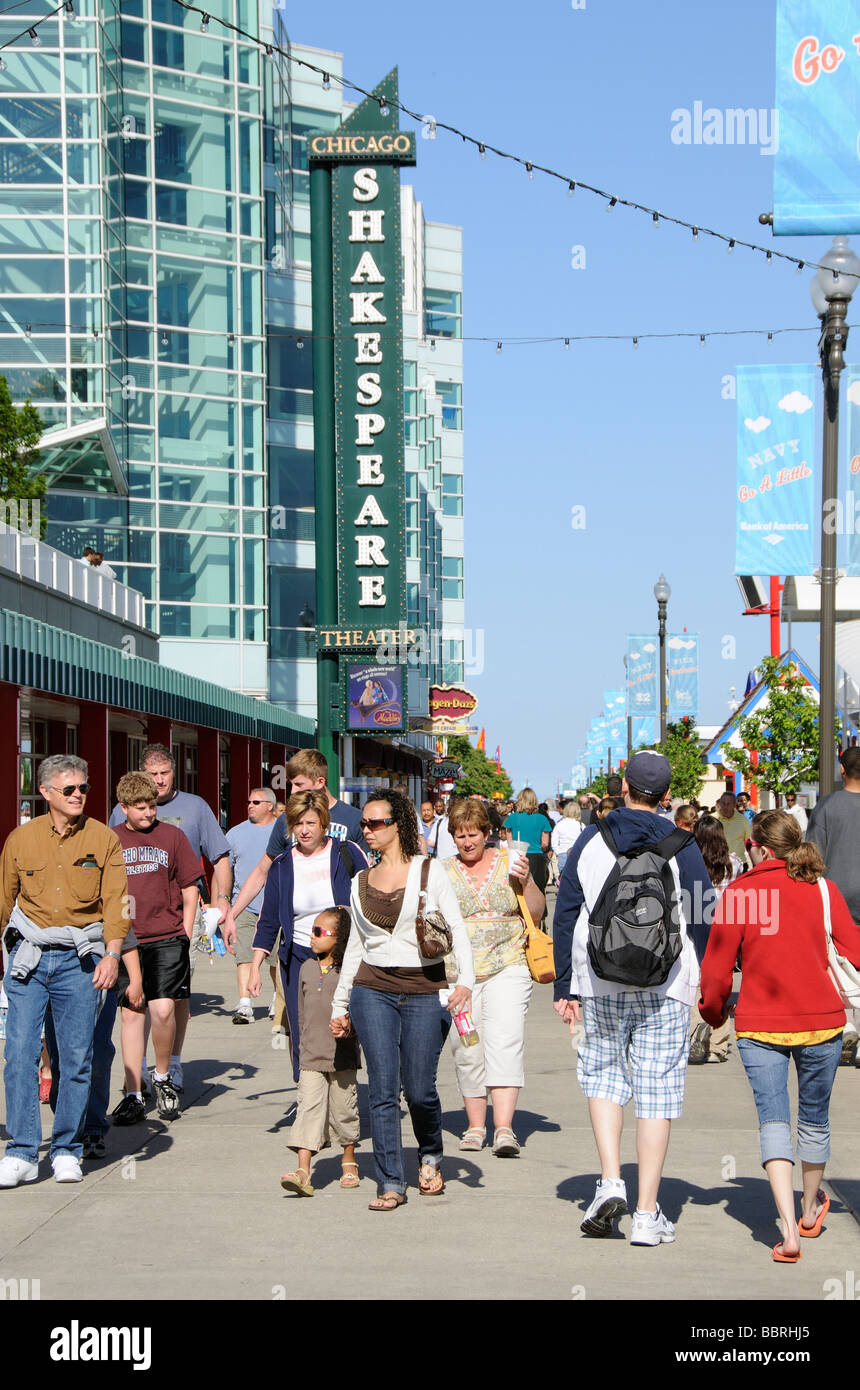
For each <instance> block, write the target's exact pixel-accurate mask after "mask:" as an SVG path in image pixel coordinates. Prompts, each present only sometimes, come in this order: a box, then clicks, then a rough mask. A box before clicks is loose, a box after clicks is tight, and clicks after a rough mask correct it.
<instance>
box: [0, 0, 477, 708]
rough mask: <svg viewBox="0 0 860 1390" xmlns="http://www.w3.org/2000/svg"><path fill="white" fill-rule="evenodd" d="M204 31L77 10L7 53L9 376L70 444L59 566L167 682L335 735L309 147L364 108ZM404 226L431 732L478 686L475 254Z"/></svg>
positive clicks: (411, 211) (257, 27) (2, 270)
mask: <svg viewBox="0 0 860 1390" xmlns="http://www.w3.org/2000/svg"><path fill="white" fill-rule="evenodd" d="M207 8H208V9H209V11H210V14H211V16H212V19H211V20H210V22H209V23H208V25H206V26H205V28H204V27H202V26H201V17H200V15H199V14H190V13H188V12H187V11H185V10H183V9H182V7H181V6H180V5H178V4H177V3H176V0H121V4H120V3H119V0H75V11H76V13H75V16H74V18H72V17H71V16H69V15H67V14H63V15H62V16H57V17H56V18H53V19H50V20H48V21H46V22H45V23H42V24H40V25H39V29H38V32H37V37H38V40H39V42H38V45H35V44H33V43H31V41H30V39H29V38H26V37H25V38H24V39H23V40H19V42H18V43H16V44H15V45H14V47H12V48H10V49H8V50H7V51H6V54H5V59H6V66H5V68H4V69H3V70H0V207H2V216H0V374H2V375H4V376H5V377H6V378H7V381H8V383H9V386H10V390H11V394H12V398H13V400H14V401H15V402H16V403H18V404H20V403H21V402H23V401H24V400H25V399H28V398H29V399H31V400H32V401H33V403H34V405H35V406H36V407H37V409H38V410H39V412H40V414H41V415H42V417H43V419H44V422H45V428H46V431H47V433H46V435H45V436H44V438H43V455H42V459H43V463H42V466H43V467H44V469H45V471H46V472H47V473H48V476H49V485H50V491H49V496H48V500H47V507H46V510H47V514H48V518H49V529H48V533H47V535H46V540H47V541H48V542H49V543H50V544H52V545H54V546H56V547H57V548H59V549H61V550H64V551H66V552H67V553H70V554H76V553H80V551H81V549H82V548H83V546H84V545H85V544H91V545H93V546H95V547H96V548H97V549H99V550H101V551H102V552H103V553H104V555H105V558H106V560H108V561H109V562H110V564H111V565H112V566H113V568H114V569H115V571H116V574H117V577H118V578H119V579H120V580H121V581H122V582H124V583H126V584H129V585H131V586H133V587H134V588H136V589H139V590H140V591H141V592H142V593H143V594H144V596H145V598H146V600H147V605H148V607H147V613H148V621H149V623H150V625H151V626H152V627H153V628H154V629H155V630H156V631H157V632H158V633H159V634H160V637H161V651H162V660H163V661H165V662H166V663H167V664H169V665H171V666H175V667H178V668H179V669H181V670H185V671H187V672H189V673H190V674H194V675H197V676H200V677H203V678H205V679H208V680H212V681H217V682H219V683H221V684H223V685H227V686H230V687H232V688H234V689H238V690H241V691H244V692H245V693H248V694H256V695H261V696H262V695H268V696H269V698H270V699H272V700H275V701H279V702H283V703H286V704H288V705H290V706H291V707H293V708H295V709H297V710H299V711H301V712H303V713H305V714H311V715H313V714H315V702H316V686H315V675H314V668H315V660H314V653H315V638H314V634H313V630H312V628H313V621H314V614H313V609H314V605H315V583H314V531H313V524H314V523H313V504H314V497H313V424H312V401H313V380H312V370H311V369H312V364H311V352H310V350H309V349H310V341H309V335H310V326H311V284H310V227H309V203H308V172H307V155H306V139H305V137H306V134H307V131H308V130H310V129H319V128H333V127H334V126H336V125H337V124H339V122H340V120H341V118H342V116H343V114H345V111H346V109H347V108H345V107H343V106H342V104H341V102H342V97H341V94H340V93H339V91H338V90H337V89H336V84H332V90H330V91H327V92H326V91H323V89H322V86H321V83H320V81H319V79H317V78H313V80H312V81H308V80H307V75H306V74H304V75H303V70H302V69H301V68H299V67H298V66H296V65H295V64H289V63H288V62H287V61H286V60H285V59H283V58H282V57H280V56H279V55H277V54H272V56H271V57H267V56H265V55H264V54H262V53H261V52H260V50H259V49H258V47H257V45H256V44H253V43H248V42H247V41H245V40H243V39H242V38H240V37H239V36H238V35H237V34H235V33H233V32H231V31H229V30H226V29H224V28H222V27H221V25H220V24H218V23H217V22H216V20H217V18H222V19H224V20H226V21H228V22H229V23H230V24H233V25H236V26H238V27H239V28H241V29H245V30H247V31H248V32H249V33H251V34H256V33H259V34H260V35H261V37H262V38H264V39H265V38H266V37H268V36H271V34H272V32H273V30H272V24H273V23H274V24H275V25H276V26H277V34H276V38H277V42H278V43H279V44H281V45H282V46H284V47H287V44H288V40H287V37H286V33H285V31H284V29H283V24H282V22H281V21H282V18H283V14H284V12H283V11H282V10H280V9H278V8H275V9H274V11H273V10H272V6H271V0H264V3H262V4H258V0H212V2H211V3H208V5H207ZM43 14H44V11H43V10H42V11H39V12H37V11H36V10H35V9H34V10H33V11H32V13H31V12H30V9H29V8H28V6H27V5H26V3H25V4H24V5H23V6H22V7H21V8H20V9H16V11H15V13H14V15H7V16H5V17H2V18H0V42H3V41H4V40H6V39H8V38H11V37H13V36H15V35H19V34H20V33H21V32H22V30H25V29H26V27H27V25H28V22H30V23H32V22H35V21H36V20H41V19H42V16H43ZM296 52H299V53H302V52H305V50H296ZM309 52H310V55H311V58H312V59H313V58H314V57H315V56H316V57H319V55H318V54H316V53H315V51H314V50H310V51H309ZM325 56H326V65H327V66H329V67H330V68H331V71H332V72H333V73H334V72H337V71H339V70H340V58H339V57H338V56H337V55H333V54H331V55H325ZM403 207H404V310H405V319H404V326H405V348H404V355H405V359H406V360H405V362H404V389H405V391H406V402H407V424H406V429H407V460H406V461H407V468H408V484H407V492H408V501H407V525H408V556H409V560H408V565H409V571H408V585H409V590H408V592H409V620H410V622H415V623H420V624H421V625H422V626H429V628H430V629H431V631H436V632H437V633H438V637H437V638H436V639H435V645H436V647H437V648H438V650H437V652H436V653H435V655H434V651H433V644H432V643H431V645H430V652H429V657H430V664H428V665H427V666H426V669H422V670H420V672H419V677H420V678H419V680H418V681H417V682H413V684H412V687H411V690H412V692H413V693H412V695H411V697H410V704H413V705H414V706H415V707H416V708H417V704H418V703H420V702H421V700H422V696H423V695H424V686H425V685H426V681H427V680H428V679H430V678H432V679H440V678H443V677H444V678H446V679H453V678H458V679H459V677H460V676H461V675H462V642H461V644H460V647H459V648H458V646H457V639H456V638H451V639H449V640H448V643H447V649H446V646H445V643H444V642H443V640H442V639H443V638H444V635H445V629H446V627H450V628H452V629H455V628H457V627H458V626H459V629H462V602H463V592H462V591H463V537H462V526H463V522H462V507H463V502H462V496H463V488H462V409H463V404H462V354H461V343H460V341H459V339H460V333H461V323H462V318H461V288H462V286H461V269H460V233H459V231H458V230H457V229H454V228H443V227H436V226H434V224H431V223H424V222H423V218H422V216H421V208H420V204H419V203H417V202H416V201H415V199H414V194H413V193H412V190H411V188H409V187H407V186H404V188H403ZM302 332H306V333H307V334H308V342H307V344H305V342H304V340H303V338H302ZM416 702H417V703H416ZM424 704H425V710H426V699H425V700H424Z"/></svg>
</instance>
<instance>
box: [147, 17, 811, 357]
mask: <svg viewBox="0 0 860 1390" xmlns="http://www.w3.org/2000/svg"><path fill="white" fill-rule="evenodd" d="M174 4H176V5H179V6H180V8H181V9H183V10H186V11H187V12H188V13H189V14H199V15H200V18H201V28H202V29H203V31H204V32H207V33H208V31H209V26H210V24H211V23H212V22H213V21H214V23H216V24H219V25H220V26H221V27H222V28H223V29H227V30H229V31H230V32H232V33H234V34H237V35H238V36H239V37H240V38H243V39H246V40H247V41H248V42H249V43H253V44H255V45H256V47H257V48H258V49H260V51H261V52H262V53H264V54H265V55H266V57H268V58H271V57H272V55H273V54H274V53H278V54H279V55H280V56H281V57H282V58H285V59H286V60H287V62H289V63H294V64H296V65H297V66H298V67H302V68H306V69H307V70H308V71H309V72H313V73H316V75H317V76H318V77H319V78H320V79H321V83H322V87H323V89H324V90H325V91H328V89H329V88H330V86H331V83H332V82H336V83H337V84H338V85H339V86H340V87H341V88H342V89H344V90H347V89H348V90H349V91H350V92H355V93H356V94H357V95H358V96H361V97H364V98H368V97H369V98H371V99H373V100H376V101H379V107H380V111H381V112H382V114H383V115H386V114H387V112H388V109H389V106H394V108H395V109H396V110H397V111H400V112H402V114H403V115H404V116H408V117H409V119H410V120H413V121H417V122H418V124H419V125H422V126H423V125H427V124H428V123H429V122H431V121H432V126H433V131H434V134H435V131H436V130H447V131H448V132H449V134H451V135H456V136H457V137H458V138H459V139H460V140H462V141H463V143H464V144H467V145H472V146H473V147H474V148H475V149H476V150H477V152H478V154H479V155H480V156H481V158H482V159H486V157H487V154H494V155H497V156H498V157H499V159H508V160H510V161H511V162H512V163H513V164H519V165H520V167H521V168H523V169H525V171H526V173H527V174H528V176H529V178H530V179H534V176H535V173H536V172H537V173H540V174H546V175H547V177H548V178H552V179H556V180H557V181H558V182H560V183H563V184H566V185H567V191H568V195H569V196H570V197H573V195H574V193H575V192H576V191H577V189H581V190H582V191H583V192H585V193H591V194H593V195H594V196H595V197H597V198H600V199H602V200H603V202H604V203H605V204H606V211H607V212H612V211H613V210H614V209H615V208H616V207H619V206H620V207H624V208H630V209H632V210H633V211H634V212H640V213H643V214H645V215H646V216H648V217H650V218H651V221H652V223H653V225H654V226H655V227H656V226H659V224H660V223H661V222H668V223H669V224H670V225H672V226H675V227H684V228H685V229H686V230H687V231H688V232H690V233H691V235H692V238H693V240H694V241H698V240H699V237H700V236H708V237H712V238H714V239H715V240H716V241H721V242H723V243H724V244H725V246H726V250H727V251H728V252H732V251H734V250H735V248H736V247H738V246H742V247H744V248H745V249H746V250H749V251H754V252H756V253H758V254H760V255H762V256H764V258H765V262H766V264H767V265H773V262H774V259H777V260H781V261H788V262H790V263H791V264H792V265H794V266H795V267H796V269H797V270H798V272H800V271H802V270H803V269H804V268H805V267H806V268H809V269H813V270H830V272H831V274H832V276H833V278H834V280H835V279H837V278H838V272H837V271H836V270H833V268H832V267H831V266H822V265H821V264H820V263H819V262H818V261H810V260H806V259H801V258H800V257H799V256H792V255H789V253H788V252H787V251H774V250H773V249H772V248H768V247H766V246H759V245H758V243H757V242H753V241H745V240H744V239H743V238H742V237H737V236H729V235H728V234H727V233H726V232H718V231H716V230H715V229H714V228H713V227H705V226H703V225H702V223H701V222H689V221H687V219H686V218H684V217H675V216H673V215H672V214H671V213H667V212H661V211H660V210H659V209H658V208H652V207H647V206H646V205H645V204H644V203H638V202H636V200H635V199H633V198H622V197H620V196H619V195H618V194H615V193H609V192H607V191H606V190H605V189H603V188H597V187H595V185H593V184H590V183H585V182H584V181H583V180H582V179H575V178H573V177H572V175H570V174H562V173H560V172H559V170H557V169H550V168H549V167H548V166H547V165H545V164H538V163H537V162H536V161H535V160H533V159H525V158H524V157H523V156H522V155H518V154H512V153H511V152H510V151H508V150H502V149H499V148H498V146H496V145H493V144H491V143H490V142H489V141H488V140H479V139H478V138H477V136H475V135H470V134H468V132H467V131H464V130H460V129H459V127H458V126H455V125H451V124H450V123H449V122H447V121H441V120H439V119H438V117H436V116H433V117H432V118H431V117H428V116H424V115H421V114H420V113H419V112H417V111H412V110H411V109H410V108H409V107H408V106H406V105H404V103H403V102H402V101H396V102H388V101H387V100H386V99H384V98H379V97H374V94H373V92H369V91H368V90H367V88H366V87H361V86H360V85H359V84H358V83H357V82H352V81H350V79H349V78H346V77H342V76H340V75H338V74H337V73H331V72H327V71H326V70H325V68H321V67H319V66H318V65H317V64H316V63H311V62H309V61H308V60H307V59H306V58H297V57H296V56H295V54H294V53H292V52H291V51H290V50H289V49H284V48H281V47H280V46H279V45H278V44H276V43H270V42H268V41H267V40H265V39H261V38H260V37H259V35H258V34H251V33H249V32H248V31H247V30H246V29H242V28H240V26H239V25H237V24H231V23H230V22H229V21H228V20H226V19H220V18H219V17H218V15H213V14H209V13H207V11H206V10H203V9H201V8H200V7H199V6H197V5H192V4H190V3H189V0H174ZM643 336H644V335H643Z"/></svg>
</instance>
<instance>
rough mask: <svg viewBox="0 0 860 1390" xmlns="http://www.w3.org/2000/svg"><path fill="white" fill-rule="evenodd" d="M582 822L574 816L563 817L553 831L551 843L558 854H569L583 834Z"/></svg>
mask: <svg viewBox="0 0 860 1390" xmlns="http://www.w3.org/2000/svg"><path fill="white" fill-rule="evenodd" d="M582 828H583V827H582V822H581V821H578V820H574V819H573V817H572V816H562V818H561V820H560V821H558V822H557V823H556V825H555V827H554V829H553V832H552V835H551V837H550V843H551V844H552V847H553V849H554V850H555V852H556V854H567V852H568V850H570V849H571V848H572V847H573V846H574V845H575V844H576V841H577V840H578V839H579V837H580V835H581V834H582Z"/></svg>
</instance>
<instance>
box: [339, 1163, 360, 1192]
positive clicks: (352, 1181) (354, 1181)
mask: <svg viewBox="0 0 860 1390" xmlns="http://www.w3.org/2000/svg"><path fill="white" fill-rule="evenodd" d="M341 1168H342V1169H343V1172H342V1173H341V1176H340V1185H341V1187H344V1188H351V1187H358V1184H359V1177H358V1164H357V1163H342V1164H341ZM347 1168H354V1169H355V1172H354V1173H347V1171H346V1170H347Z"/></svg>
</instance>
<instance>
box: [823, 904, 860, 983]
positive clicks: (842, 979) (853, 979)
mask: <svg viewBox="0 0 860 1390" xmlns="http://www.w3.org/2000/svg"><path fill="white" fill-rule="evenodd" d="M818 891H819V892H820V894H821V901H822V903H823V904H824V930H825V933H826V935H827V973H828V975H829V976H830V978H831V980H832V981H833V983H834V985H835V986H836V991H837V993H838V995H839V997H840V999H841V1000H842V1003H843V1004H844V1006H845V1008H846V1009H858V1008H860V970H858V969H857V967H856V966H854V965H852V964H851V962H850V960H848V959H847V958H846V957H845V956H841V955H840V954H839V952H838V951H837V949H836V947H835V945H834V944H833V931H832V928H831V925H830V891H829V889H828V887H827V879H826V878H820V879H819V880H818Z"/></svg>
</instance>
